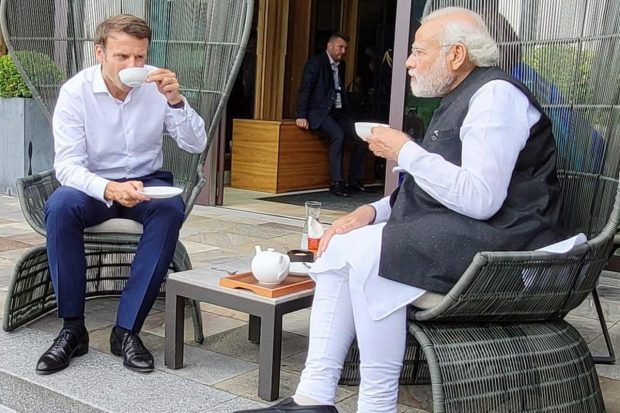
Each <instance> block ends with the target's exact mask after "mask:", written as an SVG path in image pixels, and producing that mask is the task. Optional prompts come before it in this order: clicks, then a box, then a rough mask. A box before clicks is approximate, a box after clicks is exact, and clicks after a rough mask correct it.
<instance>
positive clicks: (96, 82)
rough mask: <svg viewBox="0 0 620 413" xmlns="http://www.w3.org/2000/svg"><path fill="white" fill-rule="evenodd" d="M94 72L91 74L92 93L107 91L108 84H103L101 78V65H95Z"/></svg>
mask: <svg viewBox="0 0 620 413" xmlns="http://www.w3.org/2000/svg"><path fill="white" fill-rule="evenodd" d="M94 71H95V73H94V74H93V93H109V91H108V86H107V85H106V84H105V81H104V80H103V75H102V74H101V65H100V64H99V65H96V66H95V69H94Z"/></svg>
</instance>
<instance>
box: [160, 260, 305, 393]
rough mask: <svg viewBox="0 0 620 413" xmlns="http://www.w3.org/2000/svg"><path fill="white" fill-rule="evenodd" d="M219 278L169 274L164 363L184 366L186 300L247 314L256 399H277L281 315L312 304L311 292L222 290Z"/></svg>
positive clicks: (200, 273) (192, 273)
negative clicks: (255, 357)
mask: <svg viewBox="0 0 620 413" xmlns="http://www.w3.org/2000/svg"><path fill="white" fill-rule="evenodd" d="M221 277H222V276H221V275H219V274H215V273H214V272H213V271H211V270H207V269H195V270H190V271H181V272H177V273H172V274H170V275H169V276H168V278H167V281H166V339H165V346H166V347H165V351H164V363H165V364H166V366H168V367H169V368H171V369H180V368H182V367H183V345H184V343H183V330H184V327H185V326H184V324H185V318H184V316H185V299H186V298H191V299H194V300H196V301H202V302H206V303H210V304H215V305H218V306H221V307H226V308H230V309H232V310H237V311H242V312H244V313H248V314H249V315H250V324H249V334H248V336H249V339H250V340H251V341H252V342H254V343H259V345H260V347H259V362H258V396H259V397H260V398H262V399H264V400H267V401H273V400H276V399H277V398H278V396H279V392H280V361H281V356H282V352H281V350H282V316H283V315H284V314H288V313H292V312H293V311H297V310H301V309H303V308H308V307H310V306H311V305H312V298H313V295H314V290H313V289H312V290H304V291H299V292H295V293H292V294H288V295H285V296H281V297H277V298H268V297H262V296H259V295H256V294H254V293H253V292H250V291H246V290H241V289H233V288H227V287H222V286H220V285H219V279H220V278H221Z"/></svg>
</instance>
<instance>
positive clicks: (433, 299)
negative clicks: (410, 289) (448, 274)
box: [411, 291, 445, 310]
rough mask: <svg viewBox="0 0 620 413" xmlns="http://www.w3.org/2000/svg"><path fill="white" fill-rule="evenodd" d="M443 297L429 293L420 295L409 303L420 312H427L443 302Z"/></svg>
mask: <svg viewBox="0 0 620 413" xmlns="http://www.w3.org/2000/svg"><path fill="white" fill-rule="evenodd" d="M444 297H445V295H443V294H437V293H432V292H430V291H427V292H425V293H424V294H422V296H421V297H418V298H416V299H415V300H413V301H412V302H411V305H412V306H414V307H415V308H418V309H420V310H427V309H429V308H433V307H435V306H436V305H438V304H439V303H440V302H441V300H443V299H444Z"/></svg>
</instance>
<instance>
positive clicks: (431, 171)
mask: <svg viewBox="0 0 620 413" xmlns="http://www.w3.org/2000/svg"><path fill="white" fill-rule="evenodd" d="M540 116H541V114H540V112H539V111H538V109H536V107H534V106H533V105H532V104H531V103H530V101H529V100H528V98H527V97H526V96H525V95H524V94H523V92H521V91H520V90H519V89H517V88H516V87H515V86H514V85H512V84H510V83H508V82H506V81H503V80H493V81H491V82H488V83H486V84H485V85H484V86H482V87H481V88H480V89H479V90H478V91H477V92H476V93H475V94H474V95H473V96H472V97H471V99H470V100H469V110H468V112H467V115H466V116H465V119H464V120H463V125H462V126H461V130H460V138H461V143H462V152H461V154H462V157H461V166H457V165H455V164H453V163H451V162H448V161H446V160H445V159H444V158H443V157H442V156H441V155H437V154H434V153H430V152H428V151H426V150H425V149H423V148H422V147H421V146H419V145H418V144H416V143H415V142H407V143H406V144H405V145H404V146H403V147H402V149H401V150H400V153H399V155H398V166H399V167H400V168H402V170H404V171H405V172H406V173H408V174H410V175H411V176H413V178H414V179H415V182H416V184H417V185H418V186H420V188H422V189H423V190H424V191H426V192H427V193H428V194H429V195H430V196H432V197H433V198H434V199H436V200H437V201H438V202H440V203H441V204H442V205H444V206H445V207H446V208H449V209H451V210H453V211H456V212H458V213H460V214H463V215H466V216H468V217H471V218H474V219H481V220H484V219H488V218H490V217H492V216H493V215H494V214H495V213H496V212H497V211H499V209H500V208H501V206H502V204H503V203H504V200H505V199H506V196H507V193H508V185H509V184H510V179H511V177H512V172H513V170H514V166H515V164H516V162H517V158H518V157H519V153H520V152H521V150H522V149H523V148H524V147H525V143H526V142H527V139H528V137H529V135H530V129H531V128H532V126H534V124H536V122H538V120H539V119H540ZM389 199H390V197H389V196H387V197H385V198H383V199H381V200H379V201H377V202H374V203H372V204H371V205H372V206H373V207H374V208H375V210H376V218H375V221H374V222H375V223H379V222H385V221H387V220H388V218H389V217H390V212H391V208H390V202H389Z"/></svg>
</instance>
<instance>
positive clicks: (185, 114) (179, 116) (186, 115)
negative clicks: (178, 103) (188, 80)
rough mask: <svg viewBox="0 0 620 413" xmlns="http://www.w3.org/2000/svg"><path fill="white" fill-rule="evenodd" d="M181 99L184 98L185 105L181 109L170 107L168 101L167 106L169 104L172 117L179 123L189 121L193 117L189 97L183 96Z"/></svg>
mask: <svg viewBox="0 0 620 413" xmlns="http://www.w3.org/2000/svg"><path fill="white" fill-rule="evenodd" d="M181 99H183V103H184V105H183V107H182V108H179V109H175V108H172V107H170V105H168V103H167V102H166V106H168V111H170V113H171V114H172V118H173V119H174V122H175V123H176V124H177V125H178V124H180V123H183V122H186V121H188V120H189V119H190V118H191V117H192V111H191V110H190V106H189V103H188V102H187V99H185V96H181Z"/></svg>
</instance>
